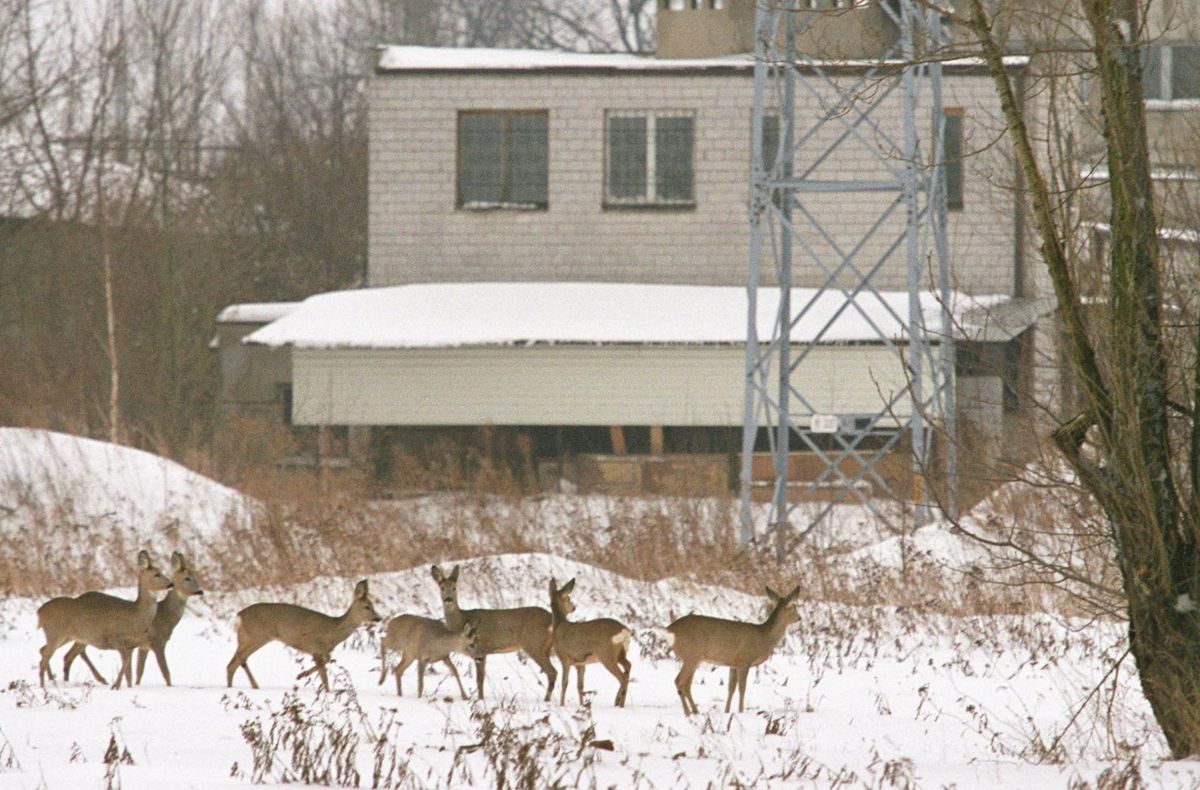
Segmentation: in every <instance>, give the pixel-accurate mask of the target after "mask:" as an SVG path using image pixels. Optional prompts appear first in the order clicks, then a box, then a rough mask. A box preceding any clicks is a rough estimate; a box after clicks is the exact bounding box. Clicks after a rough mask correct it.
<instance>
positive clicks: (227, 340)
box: [209, 302, 300, 423]
mask: <svg viewBox="0 0 1200 790" xmlns="http://www.w3.org/2000/svg"><path fill="white" fill-rule="evenodd" d="M299 305H300V303H299V302H254V303H246V304H233V305H229V306H228V307H226V308H225V309H224V310H222V311H221V312H220V313H219V314H218V315H217V329H216V333H215V334H214V335H213V338H212V341H211V342H210V343H209V348H210V349H211V350H212V351H213V353H215V354H216V355H217V360H218V364H219V366H220V368H221V390H220V393H219V394H218V396H217V412H218V414H219V415H221V416H223V417H227V416H229V415H231V414H235V413H236V414H240V415H242V416H246V417H255V418H260V419H265V420H268V421H269V422H276V423H277V422H284V423H287V422H290V420H291V397H292V395H291V393H292V357H291V353H290V351H289V350H288V349H280V348H270V347H267V346H263V345H248V344H245V343H243V342H242V340H243V339H244V338H245V337H246V336H247V335H249V334H251V333H253V332H255V331H257V330H259V329H262V328H263V327H264V326H266V325H267V324H270V323H271V322H273V321H278V320H279V319H281V318H284V317H285V316H287V315H288V314H290V313H292V312H293V311H294V310H295V309H296V308H297V307H298V306H299Z"/></svg>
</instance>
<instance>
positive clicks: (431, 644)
mask: <svg viewBox="0 0 1200 790" xmlns="http://www.w3.org/2000/svg"><path fill="white" fill-rule="evenodd" d="M389 650H394V651H395V652H397V653H399V654H400V663H399V664H397V665H396V670H395V673H396V693H397V694H399V695H403V694H404V692H403V691H402V690H401V689H400V678H401V676H402V675H404V672H405V670H407V669H408V668H409V666H411V665H412V662H414V661H416V662H417V696H418V697H423V696H425V668H426V667H427V666H428V665H429V664H432V663H433V662H435V661H441V662H442V663H443V664H445V665H446V666H447V667H449V668H450V674H451V675H453V676H454V682H455V683H457V684H458V693H459V694H462V698H463V699H466V698H467V691H466V689H464V688H463V684H462V679H460V678H459V676H458V668H457V667H455V666H454V662H453V661H451V660H450V654H451V653H462V654H463V655H467V656H470V657H471V658H475V655H476V653H478V651H479V640H478V639H477V638H476V633H475V626H474V625H473V624H472V623H465V624H464V625H463V627H462V628H461V629H460V630H458V631H451V630H450V629H449V628H447V627H446V624H445V623H443V622H442V621H441V620H434V619H433V618H431V617H418V616H417V615H415V614H402V615H400V616H399V617H393V618H392V619H391V622H389V623H388V625H387V632H386V633H385V634H384V635H383V638H382V639H380V640H379V662H380V664H381V665H382V666H381V667H380V671H379V682H380V684H382V683H383V681H384V679H385V678H387V671H388V666H387V653H388V651H389Z"/></svg>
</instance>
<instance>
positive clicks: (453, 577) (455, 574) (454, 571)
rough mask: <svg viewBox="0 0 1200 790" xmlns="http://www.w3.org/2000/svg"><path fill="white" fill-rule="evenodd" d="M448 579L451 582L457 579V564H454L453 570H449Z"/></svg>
mask: <svg viewBox="0 0 1200 790" xmlns="http://www.w3.org/2000/svg"><path fill="white" fill-rule="evenodd" d="M449 579H450V581H452V582H456V581H458V566H457V565H455V566H454V570H452V571H450V576H449Z"/></svg>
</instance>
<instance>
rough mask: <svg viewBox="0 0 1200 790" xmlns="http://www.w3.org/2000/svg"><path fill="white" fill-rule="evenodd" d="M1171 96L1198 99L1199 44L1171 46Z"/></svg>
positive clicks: (1199, 79)
mask: <svg viewBox="0 0 1200 790" xmlns="http://www.w3.org/2000/svg"><path fill="white" fill-rule="evenodd" d="M1171 98H1172V99H1200V46H1196V45H1194V44H1193V45H1188V46H1179V47H1171Z"/></svg>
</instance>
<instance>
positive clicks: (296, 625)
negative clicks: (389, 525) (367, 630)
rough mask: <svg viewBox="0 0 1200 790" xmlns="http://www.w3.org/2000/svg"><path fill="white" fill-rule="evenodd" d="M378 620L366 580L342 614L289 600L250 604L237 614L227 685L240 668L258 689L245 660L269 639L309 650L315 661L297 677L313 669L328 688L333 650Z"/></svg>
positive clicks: (227, 669) (304, 675)
mask: <svg viewBox="0 0 1200 790" xmlns="http://www.w3.org/2000/svg"><path fill="white" fill-rule="evenodd" d="M381 619H382V618H381V617H380V616H379V615H378V614H376V612H375V606H374V604H373V603H372V602H371V596H370V593H369V592H368V590H367V580H366V579H363V580H362V581H360V582H359V583H358V584H357V585H355V587H354V599H353V600H351V601H350V607H349V608H348V609H347V610H346V612H345V614H343V615H342V616H341V617H333V616H331V615H327V614H321V613H320V612H314V611H313V610H312V609H306V608H304V607H303V606H296V605H295V604H290V603H256V604H251V605H250V606H247V607H246V608H245V609H243V610H242V611H240V612H238V615H237V621H236V628H237V640H238V644H237V650H235V651H234V653H233V658H231V659H230V660H229V664H228V666H226V667H225V682H226V685H228V686H230V687H232V686H233V673H234V672H236V671H237V668H238V667H241V668H242V669H243V670H244V671H245V672H246V677H247V678H249V679H250V685H251V686H252V687H254V688H258V681H256V680H255V679H254V675H252V674H250V667H249V666H248V665H247V664H246V659H248V658H249V657H250V656H252V655H253V654H254V652H255V651H257V650H258V649H259V648H261V647H263V646H264V645H266V644H268V643H270V642H283V643H284V644H285V645H287V646H288V647H290V648H293V649H295V650H299V651H300V652H301V653H308V654H309V655H310V656H312V658H313V661H314V662H315V664H314V665H313V666H312V667H311V668H309V669H306V670H304V671H303V672H301V673H300V674H299V675H297V676H296V679H297V680H299V679H300V678H304V677H308V676H309V675H311V674H312V673H314V672H316V673H318V674H320V676H321V688H323V689H325V690H326V691H328V690H329V676H328V675H327V674H326V673H325V665H326V664H328V663H329V660H330V654H331V653H332V652H333V649H334V648H335V647H337V646H338V645H340V644H341V643H342V642H344V641H346V638H347V637H348V636H350V634H352V633H354V629H356V628H358V627H359V626H360V625H363V624H365V623H378V622H379V621H380V620H381Z"/></svg>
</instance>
